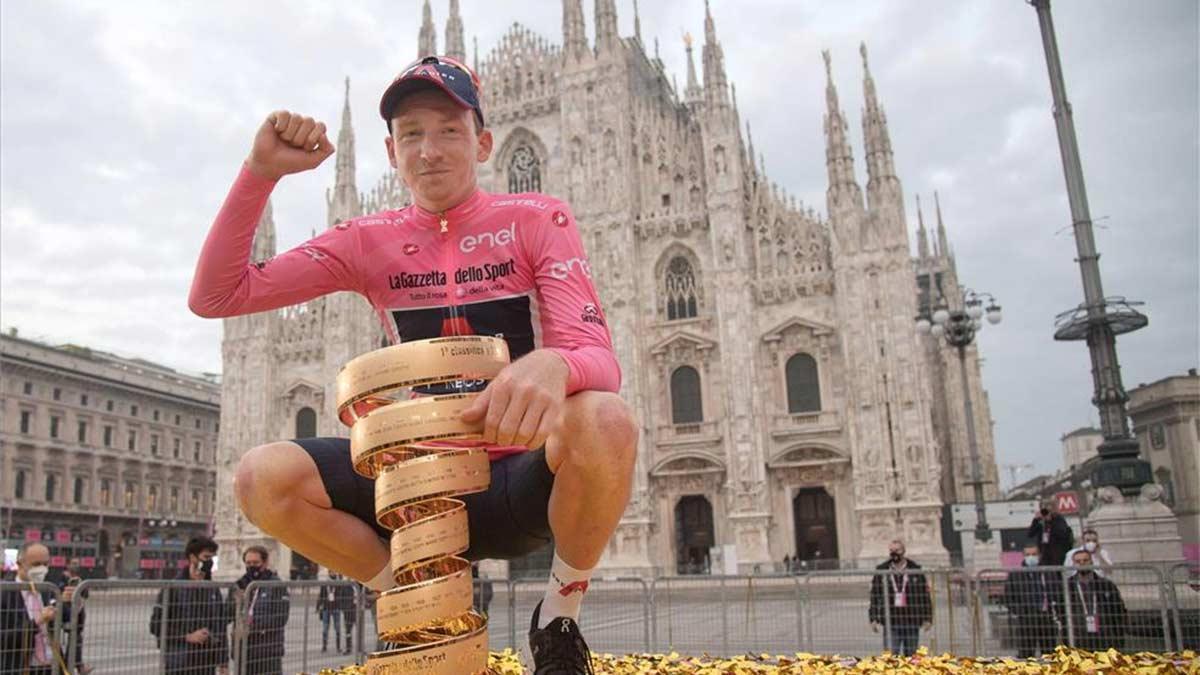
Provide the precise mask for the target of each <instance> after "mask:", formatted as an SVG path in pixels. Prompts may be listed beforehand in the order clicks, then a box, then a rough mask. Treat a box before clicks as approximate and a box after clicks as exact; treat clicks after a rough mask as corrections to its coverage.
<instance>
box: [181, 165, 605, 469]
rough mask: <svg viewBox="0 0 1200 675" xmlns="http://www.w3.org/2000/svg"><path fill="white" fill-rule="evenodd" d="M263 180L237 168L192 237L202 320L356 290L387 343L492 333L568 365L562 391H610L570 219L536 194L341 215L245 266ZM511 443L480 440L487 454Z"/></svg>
mask: <svg viewBox="0 0 1200 675" xmlns="http://www.w3.org/2000/svg"><path fill="white" fill-rule="evenodd" d="M274 187H275V181H272V180H269V179H266V178H262V177H261V176H258V175H256V174H254V173H252V172H250V171H249V170H248V169H246V168H245V167H244V166H243V168H242V170H241V172H240V173H239V175H238V177H237V179H236V180H235V181H234V183H233V187H232V188H231V189H230V192H229V195H228V196H227V197H226V199H225V203H224V205H223V206H222V207H221V211H220V212H219V213H218V214H217V218H216V221H215V222H214V223H213V226H212V229H211V230H210V231H209V233H208V238H207V239H206V240H205V242H204V248H203V249H202V250H201V252H200V260H199V262H198V263H197V264H196V276H195V278H194V279H193V280H192V290H191V294H190V296H189V298H188V305H189V307H191V309H192V311H193V312H195V313H196V314H198V315H200V316H203V317H210V318H211V317H227V316H237V315H240V314H249V313H252V312H262V311H266V310H270V309H275V308H279V307H285V306H288V305H294V304H297V303H301V302H304V301H306V300H311V299H312V298H315V297H318V296H321V295H325V294H327V293H332V292H335V291H354V292H356V293H359V294H361V295H363V296H364V297H366V298H367V300H368V301H369V302H370V303H371V306H372V307H374V308H375V311H376V313H377V314H378V316H379V319H380V320H381V321H382V322H383V325H384V328H385V329H386V331H387V333H388V335H389V336H390V337H391V339H392V340H393V341H394V342H403V341H407V340H420V339H425V338H432V337H439V336H444V335H495V336H499V337H503V338H504V339H505V341H507V342H508V346H509V351H510V353H511V355H512V357H513V358H514V359H516V358H519V357H521V356H523V355H525V354H527V353H529V352H530V351H532V350H534V349H538V348H543V347H544V348H547V349H551V350H553V351H555V352H557V353H558V354H560V355H561V356H562V357H563V359H564V360H565V361H566V363H567V366H568V369H569V371H570V376H569V377H568V380H567V394H568V395H570V394H573V393H575V392H578V391H582V390H585V389H592V390H601V391H617V389H618V388H619V387H620V383H621V371H620V366H619V365H618V364H617V359H616V356H615V355H614V354H613V351H612V339H611V338H610V336H609V333H608V327H607V325H606V323H605V319H604V312H603V311H602V310H601V308H600V300H599V298H598V297H597V296H596V289H595V288H594V287H593V286H592V282H591V270H590V268H589V266H588V262H587V256H586V254H585V253H584V250H583V243H582V241H581V240H580V238H579V231H578V229H577V228H576V226H575V218H574V216H572V214H571V211H570V209H569V208H568V207H567V205H566V204H565V203H563V202H561V201H559V200H557V199H554V198H553V197H547V196H546V195H542V194H537V193H526V194H516V195H507V194H505V195H493V194H489V193H487V192H484V191H482V190H476V191H475V192H474V193H473V194H472V195H471V196H470V197H469V198H468V199H467V200H466V201H464V202H463V203H461V204H459V205H458V206H455V207H454V208H451V209H448V210H447V211H445V212H443V213H440V214H439V213H432V212H429V211H426V210H424V209H422V208H420V207H418V206H415V205H414V206H409V207H406V208H404V209H400V210H398V211H383V212H380V213H375V214H371V215H367V216H363V217H361V218H355V219H353V220H349V221H346V222H343V223H339V224H337V225H335V226H334V227H332V228H330V229H328V230H326V231H325V232H323V233H321V234H319V235H317V236H316V237H314V238H313V239H310V240H309V241H307V242H305V243H303V244H300V245H299V246H297V247H295V248H293V249H291V250H289V251H285V252H283V253H280V254H279V255H277V256H275V257H274V258H271V259H270V260H265V261H257V262H250V260H249V259H250V251H251V247H252V246H253V241H254V230H255V227H256V225H257V223H258V219H259V217H260V216H261V215H262V212H263V209H264V208H265V206H266V203H267V199H268V197H269V196H270V194H271V190H272V189H273V188H274ZM520 450H522V448H491V449H490V451H491V452H492V457H493V459H495V458H497V457H498V456H502V455H504V454H510V453H511V452H517V451H520Z"/></svg>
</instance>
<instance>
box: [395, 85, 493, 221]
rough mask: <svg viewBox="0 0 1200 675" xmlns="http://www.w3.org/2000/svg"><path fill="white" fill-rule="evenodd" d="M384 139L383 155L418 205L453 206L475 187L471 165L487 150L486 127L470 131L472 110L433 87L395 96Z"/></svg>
mask: <svg viewBox="0 0 1200 675" xmlns="http://www.w3.org/2000/svg"><path fill="white" fill-rule="evenodd" d="M391 130H392V133H391V135H390V136H388V138H387V140H386V144H387V150H388V159H389V160H390V161H391V164H392V167H393V168H395V169H396V170H397V171H398V172H399V173H400V177H401V178H402V179H403V180H404V183H405V184H406V185H408V188H409V189H410V190H411V191H412V194H413V200H414V201H415V202H416V203H417V205H418V206H420V207H422V208H424V209H426V210H429V211H434V212H440V211H444V210H446V209H448V208H450V207H452V206H456V205H457V204H459V203H461V202H462V201H463V200H465V199H466V198H467V197H468V196H470V194H471V192H473V191H474V190H475V183H476V168H477V165H478V164H479V163H481V162H485V161H487V158H488V156H489V155H491V152H492V133H491V132H490V131H487V130H486V129H485V130H484V131H483V132H482V133H476V131H475V113H474V112H473V111H471V110H466V109H463V108H461V107H459V105H458V104H457V103H455V102H454V101H453V100H451V99H450V97H449V96H448V95H447V94H446V93H445V92H442V91H440V90H437V89H426V90H422V91H417V92H414V93H412V94H409V95H408V96H406V97H404V98H403V99H401V101H400V104H399V105H397V106H396V110H395V112H394V113H393V115H392V121H391Z"/></svg>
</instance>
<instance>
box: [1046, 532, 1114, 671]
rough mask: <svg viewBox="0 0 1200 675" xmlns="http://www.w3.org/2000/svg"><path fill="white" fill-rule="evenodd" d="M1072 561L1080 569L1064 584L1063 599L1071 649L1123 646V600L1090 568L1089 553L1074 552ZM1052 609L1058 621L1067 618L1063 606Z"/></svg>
mask: <svg viewBox="0 0 1200 675" xmlns="http://www.w3.org/2000/svg"><path fill="white" fill-rule="evenodd" d="M1072 557H1073V562H1074V563H1075V566H1076V567H1081V568H1088V569H1080V570H1079V571H1078V572H1076V573H1075V574H1074V575H1072V576H1071V579H1070V580H1069V581H1068V582H1067V599H1068V601H1069V602H1070V603H1071V617H1070V618H1071V627H1072V629H1073V632H1074V636H1075V646H1076V647H1077V648H1079V649H1087V650H1090V651H1094V652H1101V651H1105V650H1107V649H1109V648H1110V647H1111V648H1113V649H1118V650H1119V649H1121V648H1122V647H1124V646H1125V628H1126V614H1125V601H1124V600H1122V599H1121V592H1120V591H1119V590H1117V585H1116V584H1114V583H1113V582H1112V581H1109V580H1108V579H1105V578H1104V577H1102V576H1100V575H1099V574H1096V572H1095V571H1094V570H1092V569H1090V566H1091V564H1092V554H1091V553H1088V552H1087V551H1082V550H1081V551H1076V552H1075V555H1074V556H1072ZM1058 604H1059V606H1058V607H1057V608H1056V609H1057V613H1058V616H1059V619H1060V621H1062V622H1064V625H1066V624H1065V622H1066V620H1067V616H1066V611H1065V608H1064V607H1063V606H1062V605H1063V603H1062V602H1061V598H1060V602H1059V603H1058Z"/></svg>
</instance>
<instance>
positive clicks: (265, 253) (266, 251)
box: [250, 199, 275, 262]
mask: <svg viewBox="0 0 1200 675" xmlns="http://www.w3.org/2000/svg"><path fill="white" fill-rule="evenodd" d="M272 211H273V209H272V208H271V200H270V199H267V206H266V208H264V209H263V212H262V215H261V216H259V219H258V226H257V227H256V228H255V230H254V244H253V247H252V248H251V249H250V260H251V261H252V262H262V261H263V260H269V259H271V258H272V257H273V256H274V255H275V218H274V216H273V215H272Z"/></svg>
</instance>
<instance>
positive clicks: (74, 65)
mask: <svg viewBox="0 0 1200 675" xmlns="http://www.w3.org/2000/svg"><path fill="white" fill-rule="evenodd" d="M498 4H499V3H485V2H482V1H481V0H464V2H463V5H464V7H463V10H464V15H465V16H464V18H465V23H466V30H467V33H468V36H470V35H477V36H478V38H479V43H480V46H481V48H482V50H483V51H484V54H485V55H486V52H487V50H488V49H490V48H491V47H492V46H493V45H495V44H496V43H497V42H498V40H499V39H500V37H501V35H502V34H503V32H504V31H506V30H507V29H508V28H509V26H511V24H512V22H513V21H520V22H521V23H523V24H525V25H527V26H528V27H530V28H532V29H533V30H535V31H536V32H539V33H541V34H542V35H544V36H546V37H547V38H549V39H551V40H553V41H558V40H559V35H560V32H561V15H560V10H559V6H560V3H559V2H557V1H555V0H537V1H536V2H535V3H524V4H519V3H511V4H509V5H508V6H506V7H497V6H496V5H498ZM589 4H590V3H589ZM641 4H642V17H641V19H642V21H641V23H642V32H643V38H644V40H645V42H646V44H647V48H648V49H653V47H652V45H653V41H654V37H655V36H658V37H659V38H660V43H661V47H660V48H661V53H662V57H663V59H664V61H665V62H666V64H667V67H668V70H669V72H673V73H675V74H676V75H677V76H678V78H679V79H680V80H681V81H682V80H683V79H684V77H685V74H686V69H685V67H686V66H685V63H684V57H683V48H682V39H681V34H682V33H683V32H684V31H690V32H691V33H692V34H693V35H695V36H697V37H698V38H700V37H702V35H703V13H704V7H703V3H702V2H700V0H686V1H684V0H676V1H672V2H654V3H650V2H643V3H641ZM419 5H420V3H419V1H418V0H361V1H359V2H346V3H336V4H335V3H325V2H317V1H316V0H313V1H311V2H307V3H282V2H277V3H245V2H240V3H238V2H215V3H202V4H191V3H188V4H183V3H154V2H141V3H102V2H86V3H80V2H71V3H67V2H34V1H32V0H9V1H6V2H4V3H0V50H2V51H0V54H2V60H3V64H4V65H3V73H2V75H3V77H2V81H0V147H2V148H3V150H2V152H0V225H2V227H0V310H2V314H3V317H2V321H3V323H4V325H5V326H11V325H16V326H19V327H20V328H21V330H22V332H23V334H26V335H31V336H37V335H43V336H45V337H46V338H47V339H50V340H53V341H68V340H70V341H74V342H80V343H86V344H90V345H93V346H96V347H100V348H107V349H111V350H115V351H118V352H123V353H128V354H136V355H139V356H143V357H146V358H151V359H154V360H157V361H161V362H163V363H166V364H170V365H173V366H176V367H180V368H184V369H188V370H193V371H205V370H208V371H212V370H216V369H218V368H219V367H220V350H219V345H220V324H219V323H218V322H215V321H204V320H201V319H197V318H195V317H193V316H191V315H190V314H189V313H188V311H187V308H186V304H185V301H184V298H185V297H186V293H187V287H188V284H189V282H190V279H191V273H192V266H193V264H194V261H195V257H196V255H197V252H198V250H199V246H200V243H201V241H202V240H203V237H204V235H205V232H206V229H207V226H208V224H209V223H210V222H211V219H212V217H213V215H214V214H215V213H216V210H217V208H218V206H219V205H220V202H221V200H222V199H223V197H224V192H225V190H226V188H227V187H228V184H229V182H230V181H231V180H232V178H233V176H234V174H235V172H236V170H237V167H238V164H239V162H240V160H241V159H242V157H243V156H244V155H245V153H246V151H247V149H248V146H249V141H250V138H251V136H252V134H253V131H254V129H255V127H256V126H257V124H258V122H259V121H260V120H261V119H262V117H263V116H264V115H265V114H266V113H267V112H268V111H270V110H272V109H274V108H282V107H287V108H292V109H297V110H303V111H306V112H310V113H311V114H315V115H318V116H320V117H322V118H323V119H325V120H326V121H327V122H328V123H330V125H331V126H334V127H336V125H337V123H338V121H339V116H340V110H341V97H342V80H343V78H344V77H345V76H346V75H349V76H350V77H351V78H352V89H351V105H352V109H353V114H354V123H355V131H356V134H357V144H358V180H359V185H360V188H366V187H369V186H370V185H372V184H373V183H374V182H375V180H376V179H377V178H378V177H379V176H380V175H381V173H382V172H383V170H384V167H385V158H384V155H383V152H382V136H383V127H382V125H381V124H380V123H379V121H378V120H377V119H376V117H375V116H374V113H373V110H374V106H375V103H376V97H377V95H378V92H379V91H380V90H381V89H382V87H383V86H384V85H385V84H386V82H387V81H388V80H389V79H390V77H391V75H392V74H393V73H394V71H395V70H396V69H398V68H399V67H401V66H402V65H403V64H404V63H406V62H407V61H408V60H410V59H411V57H412V56H413V55H414V52H415V44H416V34H417V27H418V24H419V21H420V13H419ZM712 5H713V12H714V15H715V18H716V25H717V31H718V36H719V38H720V39H721V41H722V44H723V46H724V51H725V58H726V65H727V68H728V71H729V75H730V78H731V79H732V80H733V81H734V82H736V84H737V88H738V98H739V105H740V110H741V113H742V116H743V119H748V120H749V121H750V122H751V124H752V126H753V129H754V138H755V142H756V145H757V147H758V149H760V150H763V151H765V153H766V163H767V168H768V171H769V173H770V175H771V176H772V177H773V178H774V179H775V180H777V181H778V182H779V183H780V184H781V185H782V186H784V187H786V188H787V189H788V190H789V191H790V192H792V193H794V194H796V195H797V196H799V197H801V198H803V199H804V200H805V201H806V202H808V203H810V204H813V205H815V206H818V207H820V208H821V210H823V205H824V189H825V166H824V139H823V137H822V131H821V128H822V127H821V124H822V115H823V114H824V108H825V103H824V84H825V82H824V78H825V75H824V68H823V65H822V62H821V58H820V50H821V49H824V48H828V49H830V50H831V52H832V54H833V68H834V71H833V73H834V78H835V82H836V84H837V86H838V88H839V94H840V97H841V102H842V107H843V110H845V112H846V114H847V116H848V118H849V119H850V123H851V127H852V137H853V138H854V139H855V143H856V145H855V153H856V159H857V160H858V168H859V173H860V176H862V175H863V174H864V173H865V170H864V169H863V164H862V146H861V138H860V136H861V134H860V133H859V128H860V127H859V111H860V108H861V105H862V69H861V62H860V59H859V55H858V44H859V42H860V41H865V42H866V43H867V45H868V47H869V49H870V64H871V69H872V73H873V75H874V77H875V80H876V84H877V86H878V89H879V96H880V99H881V101H882V103H883V105H884V107H885V108H886V111H887V114H888V117H889V121H890V127H891V132H892V138H893V144H894V148H895V151H896V163H897V168H898V172H899V174H900V177H901V180H902V181H903V184H904V187H905V190H906V191H907V192H908V193H909V195H910V198H909V202H908V204H909V218H908V219H909V226H910V229H913V228H915V227H916V214H915V210H914V205H913V200H912V198H911V195H912V194H913V193H916V192H920V193H921V194H922V195H923V196H924V197H925V199H924V204H925V207H926V208H925V215H926V222H927V224H931V223H932V219H933V213H932V211H933V207H932V192H933V191H934V190H935V189H936V190H939V191H940V193H941V196H942V206H943V212H944V215H945V218H946V222H947V226H948V228H949V230H950V236H951V239H952V244H953V248H954V251H955V253H956V255H957V260H958V266H959V272H960V275H961V277H962V279H963V281H964V283H966V284H967V285H969V286H972V287H974V288H977V289H980V290H987V291H991V292H992V293H994V294H996V295H997V296H998V297H999V298H1000V300H1001V302H1002V303H1003V304H1004V307H1005V310H1006V311H1005V314H1006V320H1005V322H1004V323H1003V324H1001V325H1000V326H998V327H995V328H990V327H989V328H988V329H987V330H986V331H984V333H983V334H982V336H981V337H980V342H981V346H982V349H983V354H984V356H985V358H986V364H985V384H986V386H987V387H988V389H989V390H990V392H991V405H992V413H993V417H994V418H995V420H996V426H995V433H996V440H997V447H998V449H999V452H1000V461H1001V463H1024V462H1034V463H1035V464H1037V466H1038V467H1039V468H1040V469H1049V468H1052V467H1053V466H1054V465H1056V464H1057V462H1058V456H1059V455H1058V444H1057V437H1058V436H1059V435H1060V434H1061V433H1063V432H1065V431H1068V430H1070V429H1071V428H1073V427H1075V426H1078V425H1082V424H1087V423H1089V421H1091V420H1094V418H1095V413H1094V412H1093V409H1092V407H1091V404H1090V402H1089V399H1090V396H1091V381H1090V373H1089V368H1090V366H1089V364H1088V360H1087V353H1086V349H1085V347H1084V346H1083V345H1082V344H1078V343H1071V344H1063V343H1055V342H1053V341H1052V340H1051V334H1052V331H1053V325H1052V319H1053V317H1054V315H1055V313H1057V312H1058V311H1061V310H1064V309H1068V308H1069V307H1071V306H1073V305H1075V304H1077V303H1079V302H1080V301H1081V299H1082V291H1081V288H1080V283H1079V277H1078V272H1077V271H1076V267H1075V263H1074V262H1073V259H1074V257H1075V249H1074V241H1073V239H1072V237H1071V235H1070V231H1069V230H1068V229H1064V228H1066V227H1067V225H1068V224H1069V221H1070V215H1069V212H1068V209H1067V205H1066V196H1065V190H1064V187H1063V179H1062V168H1061V163H1060V160H1059V157H1058V149H1057V145H1056V140H1055V135H1054V126H1053V120H1052V118H1051V116H1050V92H1049V85H1048V81H1047V77H1046V69H1045V62H1044V59H1043V55H1042V48H1041V43H1040V38H1039V34H1038V28H1037V20H1036V16H1035V14H1034V12H1033V10H1032V9H1031V8H1029V7H1028V5H1026V4H1025V3H1023V2H1018V1H1015V0H1013V1H1011V2H989V3H981V2H976V3H959V2H950V1H946V0H936V1H935V0H915V1H913V2H905V3H896V2H884V1H883V0H875V1H871V2H867V1H863V2H855V3H818V2H805V3H797V2H794V1H793V0H757V1H756V2H748V3H741V2H738V3H734V2H731V1H729V0H714V2H713V3H712ZM445 6H446V3H445V2H444V1H442V0H436V1H435V2H434V13H435V19H436V20H437V21H438V22H439V27H440V26H441V25H442V23H443V22H444V20H445ZM619 6H620V12H621V15H620V25H621V30H622V33H624V34H627V35H628V34H631V33H632V30H633V18H632V6H631V3H628V2H624V1H622V2H620V3H619ZM1054 12H1055V19H1056V23H1057V27H1058V37H1059V43H1060V47H1061V49H1062V53H1063V60H1064V66H1065V72H1066V78H1067V86H1068V93H1069V95H1070V99H1071V102H1072V104H1073V107H1074V113H1075V122H1076V125H1077V129H1078V135H1079V139H1080V143H1081V146H1082V155H1083V161H1084V171H1085V175H1086V178H1087V182H1088V189H1089V195H1090V197H1091V205H1092V212H1093V215H1094V216H1095V217H1096V218H1097V231H1096V238H1097V242H1098V245H1099V248H1100V250H1101V253H1102V254H1103V257H1102V259H1101V266H1102V268H1103V272H1104V275H1105V290H1106V292H1108V293H1109V294H1114V295H1116V294H1123V295H1128V296H1130V297H1132V298H1138V299H1143V300H1146V301H1147V303H1148V305H1147V312H1148V314H1149V315H1150V319H1151V324H1150V328H1148V329H1147V330H1145V331H1142V332H1140V333H1136V334H1133V335H1130V336H1127V337H1123V338H1121V340H1120V341H1119V350H1120V356H1121V360H1122V365H1123V367H1124V375H1125V380H1126V383H1127V385H1129V386H1130V387H1132V386H1134V385H1136V384H1137V383H1139V382H1149V381H1152V380H1154V379H1157V378H1160V377H1164V376H1167V375H1171V374H1175V373H1179V372H1181V371H1183V370H1184V369H1186V368H1188V367H1194V366H1195V365H1196V363H1197V360H1198V356H1197V350H1198V348H1200V335H1198V328H1197V327H1198V326H1200V315H1198V311H1197V304H1198V296H1200V292H1198V290H1197V289H1198V288H1200V276H1198V271H1197V270H1198V269H1200V262H1198V259H1200V255H1198V242H1197V222H1198V219H1200V214H1198V207H1197V185H1198V184H1200V160H1198V157H1200V134H1198V132H1197V129H1198V128H1200V114H1198V111H1197V97H1198V91H1197V82H1198V79H1200V78H1198V65H1197V51H1198V39H1197V24H1198V16H1197V13H1198V11H1197V5H1196V4H1195V3H1194V2H1191V1H1190V0H1171V1H1163V2H1155V3H1125V2H1116V1H1113V0H1108V1H1105V2H1096V1H1091V0H1070V1H1068V0H1059V1H1057V2H1055V4H1054ZM588 23H589V27H590V24H591V23H592V22H591V16H590V12H589V20H588ZM439 38H440V36H439ZM439 41H440V40H439ZM698 56H699V53H698V52H697V58H698ZM697 66H698V67H699V63H697ZM332 177H333V166H332V163H327V165H326V166H323V167H321V168H320V169H319V170H318V171H316V172H312V173H310V174H308V175H304V176H294V177H289V178H288V179H287V180H286V181H285V183H284V184H283V186H281V187H280V189H279V190H278V191H277V192H276V195H275V198H274V199H275V216H276V221H277V223H278V225H279V240H280V245H281V246H290V245H293V244H295V243H297V242H299V241H301V240H302V239H304V238H306V237H307V236H308V235H309V234H310V232H311V231H312V230H313V229H314V228H317V229H319V228H321V227H322V225H323V222H324V213H325V206H324V192H325V188H326V187H328V186H329V185H330V184H331V183H332ZM860 180H862V181H864V182H865V177H862V178H860Z"/></svg>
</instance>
